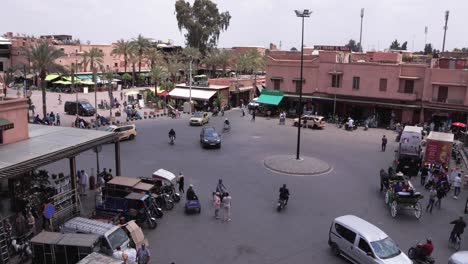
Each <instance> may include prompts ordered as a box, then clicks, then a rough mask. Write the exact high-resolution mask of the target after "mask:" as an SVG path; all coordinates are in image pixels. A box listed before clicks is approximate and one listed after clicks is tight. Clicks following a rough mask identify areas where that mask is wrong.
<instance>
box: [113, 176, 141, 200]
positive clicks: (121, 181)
mask: <svg viewBox="0 0 468 264" xmlns="http://www.w3.org/2000/svg"><path fill="white" fill-rule="evenodd" d="M140 181H141V180H140V179H137V178H131V177H125V176H116V177H114V178H113V179H112V180H110V181H108V182H107V183H106V187H105V195H106V196H112V197H122V198H123V197H125V196H127V195H128V194H130V193H131V192H133V191H134V187H135V186H136V185H137V184H138V183H140Z"/></svg>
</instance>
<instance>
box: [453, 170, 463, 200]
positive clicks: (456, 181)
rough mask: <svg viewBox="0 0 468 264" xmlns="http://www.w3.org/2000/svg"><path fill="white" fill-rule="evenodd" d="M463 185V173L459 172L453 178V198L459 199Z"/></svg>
mask: <svg viewBox="0 0 468 264" xmlns="http://www.w3.org/2000/svg"><path fill="white" fill-rule="evenodd" d="M461 186H462V179H461V173H459V174H458V175H457V176H455V179H454V180H453V187H454V188H455V190H454V196H453V199H458V195H459V194H460V188H461Z"/></svg>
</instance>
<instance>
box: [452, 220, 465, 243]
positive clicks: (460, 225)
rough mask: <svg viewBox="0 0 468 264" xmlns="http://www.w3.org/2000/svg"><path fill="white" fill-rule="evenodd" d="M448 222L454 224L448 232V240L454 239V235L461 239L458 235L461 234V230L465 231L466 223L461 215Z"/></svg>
mask: <svg viewBox="0 0 468 264" xmlns="http://www.w3.org/2000/svg"><path fill="white" fill-rule="evenodd" d="M450 224H452V225H454V226H453V229H452V232H451V233H450V240H451V241H454V240H455V236H457V237H458V239H461V237H460V235H461V234H463V231H465V227H466V223H465V221H463V217H462V216H460V218H458V219H457V220H453V221H452V222H450Z"/></svg>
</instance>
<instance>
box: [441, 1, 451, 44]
mask: <svg viewBox="0 0 468 264" xmlns="http://www.w3.org/2000/svg"><path fill="white" fill-rule="evenodd" d="M449 13H450V11H448V10H447V11H445V26H444V40H443V41H442V52H444V51H445V36H446V35H447V29H448V27H447V23H448V19H449Z"/></svg>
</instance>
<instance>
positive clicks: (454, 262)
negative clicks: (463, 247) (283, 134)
mask: <svg viewBox="0 0 468 264" xmlns="http://www.w3.org/2000/svg"><path fill="white" fill-rule="evenodd" d="M448 264H468V251H459V252H456V253H454V254H453V255H452V256H450V258H449V260H448Z"/></svg>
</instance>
